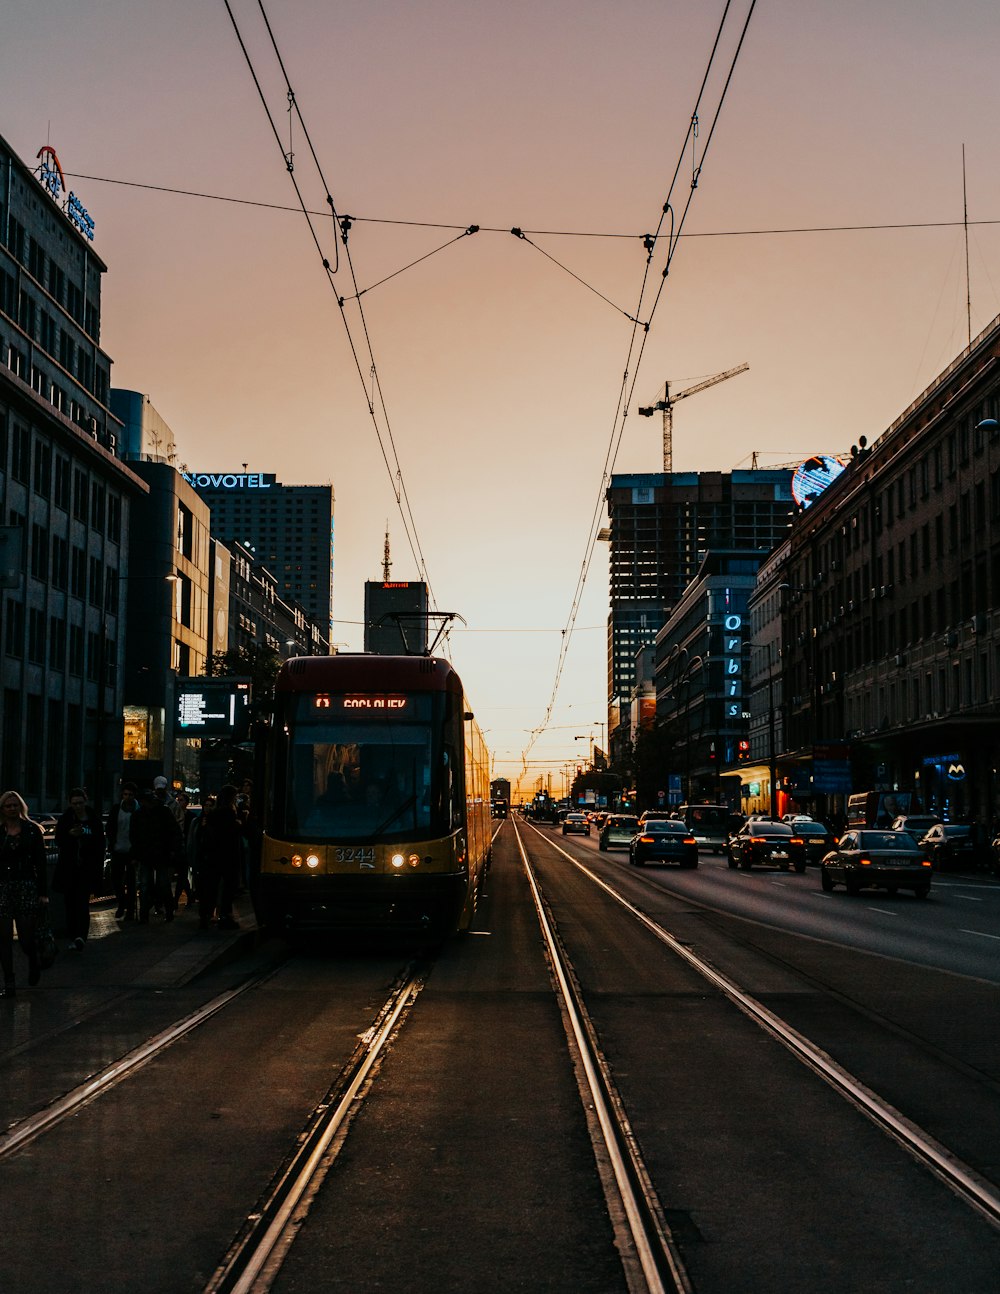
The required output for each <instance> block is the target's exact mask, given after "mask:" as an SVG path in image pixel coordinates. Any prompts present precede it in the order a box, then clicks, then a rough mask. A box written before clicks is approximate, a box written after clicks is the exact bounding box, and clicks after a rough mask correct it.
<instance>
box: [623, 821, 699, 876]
mask: <svg viewBox="0 0 1000 1294" xmlns="http://www.w3.org/2000/svg"><path fill="white" fill-rule="evenodd" d="M628 860H629V862H630V863H634V864H635V866H636V867H641V866H642V865H643V864H644V863H677V864H678V865H679V866H681V867H697V866H698V842H697V840H695V838H694V836H692V834H691V833H690V831H688V829H687V827H686V826H685V825H684V823H683V822H678V821H677V819H667V820H666V821H663V822H647V823H646V825H645V826H644V827H643V828H641V830H640V831H639V832H638V834H637V835H635V836H633V837H632V843H631V844H630V845H629V847H628Z"/></svg>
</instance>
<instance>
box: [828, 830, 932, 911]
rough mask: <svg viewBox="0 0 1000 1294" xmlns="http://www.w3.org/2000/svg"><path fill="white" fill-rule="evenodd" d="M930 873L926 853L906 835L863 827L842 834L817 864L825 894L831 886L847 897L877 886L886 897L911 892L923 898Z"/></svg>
mask: <svg viewBox="0 0 1000 1294" xmlns="http://www.w3.org/2000/svg"><path fill="white" fill-rule="evenodd" d="M933 874H934V866H933V863H932V862H931V858H930V856H929V854H928V853H927V850H925V849H923V848H922V847H921V846H920V845H918V844H917V842H916V841H915V840H914V839H913V837H912V836H911V835H910V834H909V832H907V831H889V830H875V829H872V828H865V827H852V828H851V829H850V830H849V831H845V832H844V834H843V835H842V836H841V838H840V843H839V844H838V845H837V848H836V849H833V850H831V851H830V853H828V854H827V856H826V857H825V858H824V859H823V861H822V863H821V864H820V881H821V884H822V886H823V889H824V890H826V892H827V893H828V894H829V893H830V891H831V890H832V889H833V887H834V886H835V885H843V886H844V888H845V889H846V890H847V892H848V894H857V893H858V892H859V891H860V890H863V889H867V888H869V887H871V886H875V885H877V886H881V887H882V888H883V889H887V890H888V891H889V893H890V894H895V893H896V891H897V890H912V891H913V893H914V894H915V895H916V896H917V898H918V899H925V898H926V897H927V895H928V894H929V893H930V890H931V878H932V876H933Z"/></svg>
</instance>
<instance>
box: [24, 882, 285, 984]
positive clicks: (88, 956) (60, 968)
mask: <svg viewBox="0 0 1000 1294" xmlns="http://www.w3.org/2000/svg"><path fill="white" fill-rule="evenodd" d="M51 909H52V914H51V919H52V928H53V930H55V931H56V932H57V933H56V945H57V947H58V949H59V955H58V956H57V957H56V960H55V965H53V966H52V967H50V969H49V970H47V971H44V972H43V974H42V982H43V984H44V985H45V987H46V988H72V987H74V986H75V985H79V984H80V983H81V982H83V983H87V984H90V985H95V984H106V985H117V986H119V987H120V986H123V985H126V984H127V985H129V986H130V987H133V988H179V987H181V986H182V985H184V984H187V983H189V982H190V981H191V980H193V979H196V978H197V977H198V976H199V975H201V974H203V973H204V972H205V971H207V970H209V969H211V968H212V967H214V966H219V965H222V964H224V963H225V962H227V961H232V960H233V959H235V958H236V957H239V956H242V955H243V954H244V953H246V952H249V951H251V950H252V949H253V948H254V947H255V946H256V944H257V941H258V939H259V938H260V931H259V930H258V927H257V923H256V921H255V920H254V915H253V908H252V906H251V904H250V896H249V895H248V894H242V895H240V896H239V898H238V899H237V900H236V903H235V904H234V907H233V914H234V916H235V917H236V919H237V920H238V921H239V923H240V928H239V930H219V929H218V927H217V926H214V925H213V926H212V927H211V929H209V930H201V929H199V927H198V909H197V907H196V906H192V907H189V908H186V907H184V906H183V905H181V907H179V908H178V909H177V912H176V913H175V915H174V919H173V921H169V922H168V921H165V920H164V919H163V917H162V916H160V917H156V916H152V915H151V916H150V918H149V924H148V925H141V924H140V923H139V922H137V921H124V920H123V921H116V920H115V915H114V914H115V900H114V899H113V898H110V897H102V898H96V899H93V900H92V901H91V905H90V935H89V938H88V939H87V943H86V945H85V947H84V948H83V949H82V950H81V951H79V952H77V951H76V950H75V949H74V948H72V947H71V946H70V944H69V942H68V940H67V939H66V937H65V935H61V934H59V933H58V932H59V931H60V930H61V929H62V926H63V914H62V899H61V896H60V895H58V894H56V895H53V897H52V901H51ZM17 970H18V972H19V974H18V979H19V981H22V978H23V975H24V971H23V968H22V967H21V966H20V964H18V966H17ZM28 991H29V992H30V990H28Z"/></svg>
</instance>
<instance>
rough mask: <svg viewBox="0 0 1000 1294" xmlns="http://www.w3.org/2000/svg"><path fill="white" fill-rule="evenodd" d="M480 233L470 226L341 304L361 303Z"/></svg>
mask: <svg viewBox="0 0 1000 1294" xmlns="http://www.w3.org/2000/svg"><path fill="white" fill-rule="evenodd" d="M478 233H479V226H478V225H469V226H468V228H467V229H464V230H463V231H462V232H461V233H460V234H458V235H457V236H456V237H455V238H449V239H448V241H447V242H446V243H442V244H441V246H440V247H435V248H434V250H433V251H430V252H425V253H424V255H423V256H418V257H417V259H416V260H415V261H410V263H409V264H408V265H403V266H401V267H400V268H399V269H398V270H393V272H392V273H391V274H387V275H386V276H385V278H383V279H379V280H378V282H376V283H369V284H368V286H367V287H366V288H362V289H361V291H360V292H356V293H355V294H354V295H353V296H349V297H341V298H340V300H341V303H343V302H345V301H359V300H360V299H361V298H362V297H363V296H364V295H365V293H366V292H371V291H373V290H374V289H375V288H380V287H381V286H382V284H383V283H388V282H389V280H390V279H394V278H397V277H398V276H399V275H400V274H405V273H406V271H407V270H412V269H413V267H414V266H415V265H420V264H421V263H422V262H423V261H426V260H429V259H430V258H431V257H432V256H436V255H437V254H438V252H443V251H445V250H446V248H448V247H454V245H455V244H456V243H459V242H461V241H462V239H463V238H469V237H471V235H472V234H478Z"/></svg>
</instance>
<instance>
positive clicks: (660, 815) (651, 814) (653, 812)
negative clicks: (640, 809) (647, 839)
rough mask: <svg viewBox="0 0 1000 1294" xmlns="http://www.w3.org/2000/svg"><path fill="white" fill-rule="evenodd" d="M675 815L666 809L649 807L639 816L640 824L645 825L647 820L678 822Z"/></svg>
mask: <svg viewBox="0 0 1000 1294" xmlns="http://www.w3.org/2000/svg"><path fill="white" fill-rule="evenodd" d="M676 821H677V819H676V818H675V817H674V815H673V814H672V813H670V812H668V810H666V809H647V810H646V812H645V813H643V814H640V816H639V826H640V827H644V826H645V825H646V823H647V822H676Z"/></svg>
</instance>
